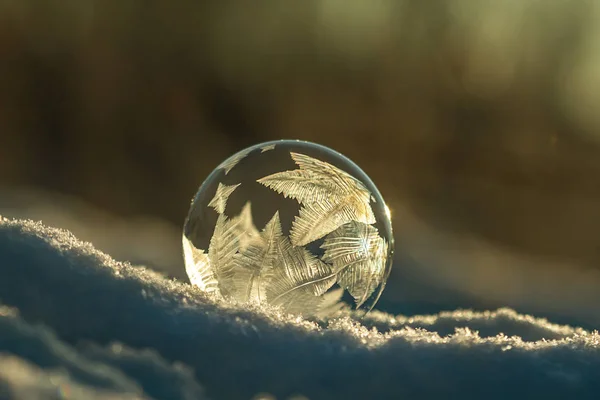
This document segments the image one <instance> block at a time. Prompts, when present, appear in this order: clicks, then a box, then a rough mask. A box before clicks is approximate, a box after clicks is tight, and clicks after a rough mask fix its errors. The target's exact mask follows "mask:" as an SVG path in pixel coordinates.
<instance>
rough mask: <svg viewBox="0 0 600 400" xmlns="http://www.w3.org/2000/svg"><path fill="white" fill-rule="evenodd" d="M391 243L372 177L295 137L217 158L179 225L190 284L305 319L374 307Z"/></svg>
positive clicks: (386, 272)
mask: <svg viewBox="0 0 600 400" xmlns="http://www.w3.org/2000/svg"><path fill="white" fill-rule="evenodd" d="M393 247H394V239H393V236H392V225H391V221H390V216H389V210H388V208H387V206H386V205H385V202H384V200H383V198H382V197H381V194H380V193H379V191H378V190H377V188H376V187H375V185H374V184H373V182H371V180H370V179H369V177H368V176H367V175H366V174H365V173H364V172H363V171H362V170H361V169H360V168H359V167H358V166H357V165H356V164H354V163H353V162H352V161H350V160H349V159H348V158H346V157H344V156H343V155H341V154H340V153H338V152H336V151H334V150H332V149H329V148H327V147H324V146H321V145H318V144H314V143H309V142H302V141H296V140H281V141H274V142H267V143H261V144H257V145H255V146H252V147H249V148H247V149H244V150H242V151H240V152H238V153H236V154H234V155H233V156H231V157H229V158H228V159H227V160H225V161H223V162H222V163H221V164H220V165H219V166H218V167H217V168H216V169H215V170H214V171H213V172H212V173H211V174H210V175H209V176H208V178H207V179H206V180H205V181H204V183H202V185H201V186H200V188H199V189H198V192H197V193H196V195H195V197H194V199H193V200H192V204H191V207H190V210H189V213H188V216H187V218H186V221H185V225H184V229H183V249H184V257H185V266H186V271H187V274H188V276H189V279H190V282H191V283H192V284H193V285H196V286H198V287H199V288H200V289H202V290H204V291H206V292H218V293H220V294H221V295H223V296H225V297H227V298H233V299H235V300H237V301H239V302H258V303H268V304H271V305H274V306H280V307H282V309H283V310H284V311H286V312H291V313H298V314H302V315H305V316H325V315H330V314H333V313H335V311H337V310H339V309H340V308H342V307H346V306H350V307H352V308H355V309H358V310H364V311H369V310H370V309H372V308H373V306H374V305H375V303H376V302H377V300H379V296H380V295H381V292H382V291H383V289H384V287H385V283H386V280H387V278H388V275H389V273H390V270H391V266H392V253H393Z"/></svg>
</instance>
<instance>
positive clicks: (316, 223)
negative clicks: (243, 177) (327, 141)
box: [258, 152, 376, 246]
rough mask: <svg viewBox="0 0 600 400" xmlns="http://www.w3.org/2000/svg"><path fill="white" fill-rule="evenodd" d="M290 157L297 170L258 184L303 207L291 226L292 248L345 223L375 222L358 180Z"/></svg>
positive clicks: (297, 155)
mask: <svg viewBox="0 0 600 400" xmlns="http://www.w3.org/2000/svg"><path fill="white" fill-rule="evenodd" d="M291 156H292V159H293V160H294V161H295V162H296V164H297V165H298V166H299V167H300V169H297V170H290V171H284V172H278V173H275V174H272V175H269V176H266V177H264V178H261V179H259V180H258V182H259V183H261V184H263V185H265V186H266V187H268V188H271V189H273V190H275V191H276V192H278V193H281V194H283V195H284V196H285V197H289V198H292V199H296V200H298V202H299V203H300V204H303V205H304V207H302V208H301V209H300V215H299V216H298V217H297V218H296V220H295V221H294V224H293V226H292V231H291V235H290V238H291V240H292V244H293V245H294V246H303V245H306V244H308V243H310V242H313V241H315V240H317V239H320V238H322V237H323V236H325V235H327V234H328V233H330V232H331V231H333V230H335V229H337V228H338V227H340V226H341V225H343V224H345V223H347V222H351V221H358V222H364V223H366V224H373V223H375V222H376V221H375V215H374V214H373V210H372V209H371V206H370V204H369V202H370V198H371V193H370V192H369V190H368V189H367V188H366V187H365V186H364V185H363V184H362V183H361V182H360V181H359V180H357V179H356V178H354V177H353V176H351V175H349V174H348V173H346V172H344V171H342V170H341V169H339V168H337V167H335V166H333V165H331V164H329V163H326V162H324V161H320V160H317V159H316V158H313V157H309V156H306V155H304V154H300V153H293V152H292V153H291Z"/></svg>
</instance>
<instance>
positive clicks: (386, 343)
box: [0, 217, 600, 399]
mask: <svg viewBox="0 0 600 400" xmlns="http://www.w3.org/2000/svg"><path fill="white" fill-rule="evenodd" d="M182 268H183V263H182ZM0 304H2V305H3V306H1V308H0V399H5V398H6V399H21V398H32V399H36V398H49V399H52V398H63V397H59V396H60V395H61V394H60V391H61V390H63V391H64V390H70V391H71V392H70V393H71V396H72V397H71V398H86V399H112V398H153V399H202V398H212V399H249V398H252V397H253V396H254V395H256V394H257V393H271V394H273V396H275V397H276V398H277V399H286V398H290V397H292V396H297V395H302V396H305V397H306V398H309V399H338V398H339V399H365V398H374V399H375V398H376V399H388V398H389V399H397V398H419V399H427V398H456V397H458V396H460V397H461V398H492V399H494V398H498V399H500V398H578V399H586V398H597V397H598V393H600V335H599V334H598V332H589V331H586V330H584V329H581V328H575V327H570V326H564V325H556V324H552V323H550V322H548V321H547V320H545V319H539V318H535V317H532V316H528V315H521V314H518V313H516V312H515V311H513V310H510V309H499V310H496V311H489V312H472V311H469V310H456V311H452V312H444V313H440V314H437V315H429V316H401V315H396V316H394V315H390V314H385V313H381V312H372V313H371V314H369V315H367V316H366V317H364V318H362V319H361V318H360V317H359V316H357V315H354V314H351V313H348V314H346V315H343V316H342V317H340V318H335V319H331V320H327V321H308V320H304V319H302V318H300V317H298V316H294V315H286V314H283V313H281V312H279V311H278V310H276V309H272V308H260V307H258V306H254V305H250V306H248V305H238V304H234V303H230V302H226V301H224V300H222V299H220V298H217V297H215V296H209V295H206V294H204V293H202V292H201V291H199V290H198V289H197V288H195V287H192V286H190V285H188V284H185V283H181V282H178V281H175V280H169V279H165V278H164V277H163V276H161V275H160V274H158V273H156V272H153V271H150V270H148V269H145V268H140V267H133V266H131V265H129V264H128V263H123V262H117V261H115V260H113V259H112V258H111V257H110V256H108V255H106V254H104V253H102V252H99V251H97V250H95V249H94V247H93V246H92V245H91V244H90V243H85V242H81V241H79V240H78V239H76V238H75V237H74V236H73V235H72V234H71V233H69V232H68V231H65V230H60V229H54V228H50V227H46V226H44V225H43V224H42V223H40V222H33V221H26V220H7V219H5V218H1V217H0ZM36 396H37V397H36ZM52 396H54V397H52Z"/></svg>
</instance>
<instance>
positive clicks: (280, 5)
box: [0, 0, 600, 328]
mask: <svg viewBox="0 0 600 400" xmlns="http://www.w3.org/2000/svg"><path fill="white" fill-rule="evenodd" d="M280 138H293V139H305V140H310V141H316V142H319V143H321V144H324V145H327V146H330V147H333V148H334V149H336V150H338V151H340V152H342V153H344V154H346V155H347V156H349V157H350V158H351V159H353V160H354V161H356V162H357V164H358V165H359V166H361V167H362V169H363V170H364V171H365V172H366V173H367V174H369V175H370V176H371V177H372V179H373V181H374V182H375V183H376V184H377V185H378V187H379V189H380V191H381V192H382V194H383V196H384V198H386V200H387V202H388V204H389V206H390V208H391V210H392V214H393V223H394V228H395V233H396V243H397V245H396V259H395V265H394V269H393V273H392V276H391V277H390V281H389V283H388V287H387V289H386V291H385V292H384V295H383V297H382V299H381V301H380V303H379V305H378V308H379V309H381V310H385V311H389V312H393V313H405V314H416V313H429V312H436V311H439V310H449V309H454V308H457V307H464V308H473V309H486V308H497V307H501V306H510V307H513V308H516V309H517V310H518V311H520V312H527V313H535V314H536V315H538V316H547V317H549V318H552V319H553V320H554V321H557V322H568V323H573V324H578V325H582V326H585V327H588V328H600V244H599V239H600V207H599V205H600V2H594V1H586V0H573V1H568V2H567V1H562V0H547V1H535V0H506V1H497V0H462V1H461V0H456V1H445V2H441V1H439V2H433V1H419V0H368V1H367V0H307V1H302V2H293V3H292V2H282V1H275V0H256V1H253V2H244V1H233V0H221V1H219V2H198V1H179V2H166V1H163V2H159V1H99V0H95V1H94V0H61V1H58V0H35V1H34V0H31V1H28V0H0V214H2V215H4V216H7V217H26V218H32V219H42V220H43V221H44V222H45V223H47V224H49V225H54V226H59V227H64V228H68V229H70V230H72V231H73V232H74V233H75V234H76V235H77V236H79V237H80V238H82V239H84V240H88V241H91V242H93V243H94V244H95V245H96V247H98V248H100V249H102V250H104V251H106V252H108V253H110V254H112V255H114V256H115V257H116V258H117V259H121V260H130V261H132V262H133V263H136V264H137V263H139V264H144V265H148V266H150V267H152V268H155V269H157V270H159V271H161V272H163V273H165V274H166V275H167V276H169V277H173V278H177V279H181V280H186V279H187V278H186V276H185V272H184V269H183V262H182V256H181V249H180V246H181V244H180V243H181V242H180V231H181V226H182V224H183V220H184V218H185V215H186V213H187V210H188V206H189V202H190V199H191V197H192V196H193V194H194V192H195V191H196V189H197V187H198V186H199V185H200V183H201V182H202V181H203V179H204V178H205V177H206V176H207V175H208V174H209V173H210V172H211V170H212V169H213V168H214V167H215V166H216V165H217V164H218V163H219V162H220V161H222V160H223V159H224V158H226V157H227V156H229V155H231V154H232V153H234V152H236V151H237V150H240V149H242V148H244V147H246V146H248V145H251V144H254V143H257V142H261V141H266V140H271V139H280Z"/></svg>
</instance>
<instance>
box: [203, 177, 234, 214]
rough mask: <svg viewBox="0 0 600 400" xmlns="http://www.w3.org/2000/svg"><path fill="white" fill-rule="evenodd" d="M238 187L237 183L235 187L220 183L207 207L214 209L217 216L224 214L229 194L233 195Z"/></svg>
mask: <svg viewBox="0 0 600 400" xmlns="http://www.w3.org/2000/svg"><path fill="white" fill-rule="evenodd" d="M238 186H240V184H239V183H238V184H237V185H223V184H222V183H219V186H218V187H217V192H216V193H215V197H213V199H212V200H211V201H210V202H209V203H208V206H209V207H212V208H214V209H215V211H216V212H218V213H219V214H223V213H224V212H225V207H227V199H229V196H231V193H233V191H234V190H235V189H237V187H238Z"/></svg>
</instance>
